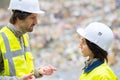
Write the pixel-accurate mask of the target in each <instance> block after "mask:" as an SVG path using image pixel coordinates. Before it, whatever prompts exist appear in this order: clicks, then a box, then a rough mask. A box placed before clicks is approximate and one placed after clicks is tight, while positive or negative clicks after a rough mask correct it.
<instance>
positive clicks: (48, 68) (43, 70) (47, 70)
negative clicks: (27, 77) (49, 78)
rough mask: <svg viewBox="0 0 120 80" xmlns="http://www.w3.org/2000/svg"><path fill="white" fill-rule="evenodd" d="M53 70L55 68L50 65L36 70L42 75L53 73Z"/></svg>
mask: <svg viewBox="0 0 120 80" xmlns="http://www.w3.org/2000/svg"><path fill="white" fill-rule="evenodd" d="M54 71H56V68H54V67H53V66H51V65H49V66H45V67H42V68H40V69H39V70H38V72H39V74H42V75H51V74H53V72H54Z"/></svg>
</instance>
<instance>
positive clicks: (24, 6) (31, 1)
mask: <svg viewBox="0 0 120 80" xmlns="http://www.w3.org/2000/svg"><path fill="white" fill-rule="evenodd" d="M8 9H9V10H20V11H24V12H29V13H37V14H43V13H44V11H42V10H41V9H40V6H39V1H38V0H10V4H9V8H8Z"/></svg>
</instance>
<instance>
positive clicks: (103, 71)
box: [79, 63, 118, 80]
mask: <svg viewBox="0 0 120 80" xmlns="http://www.w3.org/2000/svg"><path fill="white" fill-rule="evenodd" d="M79 80H118V78H117V76H116V75H115V74H114V73H113V71H112V70H111V69H110V67H109V66H108V65H107V64H106V63H103V64H101V65H100V66H98V67H96V68H94V69H93V70H92V71H90V72H88V73H85V72H82V75H81V76H80V78H79Z"/></svg>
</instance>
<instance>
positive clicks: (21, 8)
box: [0, 0, 56, 80]
mask: <svg viewBox="0 0 120 80" xmlns="http://www.w3.org/2000/svg"><path fill="white" fill-rule="evenodd" d="M8 9H9V10H11V11H12V12H13V14H12V16H11V18H10V23H9V24H8V25H7V26H5V27H3V28H2V29H1V30H0V63H1V64H0V75H1V76H6V77H7V76H17V77H22V78H21V80H27V79H24V78H29V77H30V76H32V75H28V74H30V73H33V74H34V76H32V77H30V78H34V77H35V78H37V77H41V76H42V75H51V74H52V73H53V72H54V71H55V70H56V69H55V68H54V67H53V66H46V67H42V68H40V69H38V70H36V69H35V68H34V65H33V56H32V54H31V52H30V47H29V42H28V39H29V38H28V35H27V32H32V31H33V28H34V26H35V25H36V24H37V15H38V14H43V13H44V12H43V11H42V10H40V8H39V1H38V0H11V1H10V5H9V8H8ZM7 78H9V77H7ZM10 78H11V77H10ZM12 78H14V77H12ZM3 79H5V77H3ZM3 79H2V80H3ZM15 79H16V80H18V78H16V77H15ZM7 80H9V79H7ZM13 80H14V79H13Z"/></svg>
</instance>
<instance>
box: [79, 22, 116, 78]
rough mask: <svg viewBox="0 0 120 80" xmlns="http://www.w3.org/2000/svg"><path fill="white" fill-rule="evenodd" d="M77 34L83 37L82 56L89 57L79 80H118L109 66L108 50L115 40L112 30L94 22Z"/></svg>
mask: <svg viewBox="0 0 120 80" xmlns="http://www.w3.org/2000/svg"><path fill="white" fill-rule="evenodd" d="M77 32H78V34H79V35H80V36H81V38H80V48H81V52H82V56H83V57H89V59H88V60H87V61H85V67H84V68H83V72H82V74H81V76H80V78H79V80H118V78H117V77H116V75H115V74H114V73H113V71H112V70H111V69H110V67H109V66H108V64H107V62H108V59H107V55H108V53H107V50H108V49H109V46H110V44H111V43H112V41H113V39H114V36H113V33H112V30H111V29H110V28H109V27H108V26H106V25H105V24H103V23H100V22H93V23H91V24H89V25H88V26H87V27H86V28H85V29H84V30H82V29H77Z"/></svg>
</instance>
